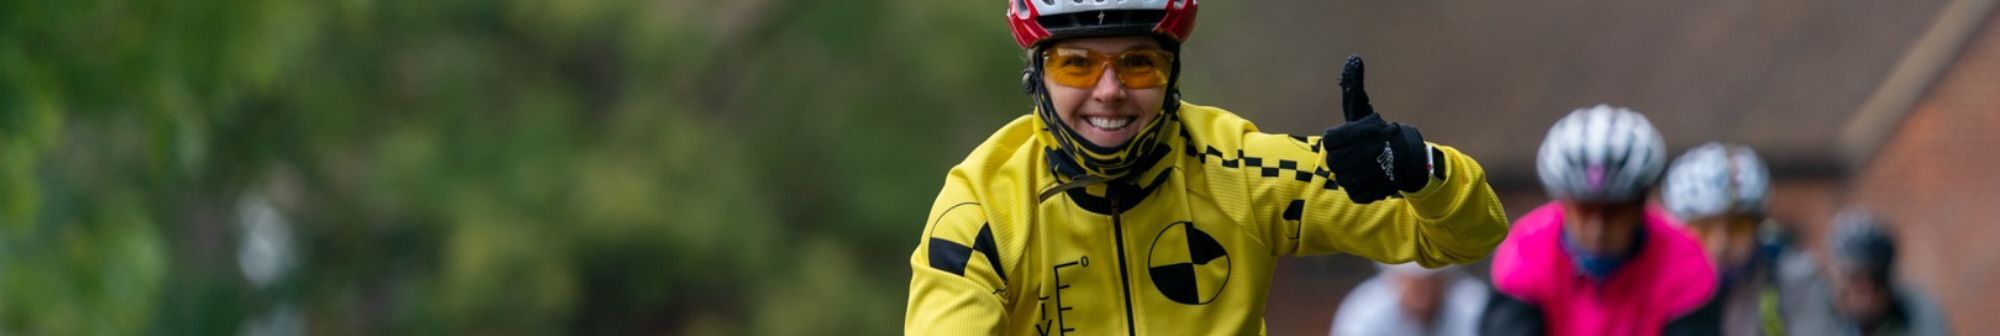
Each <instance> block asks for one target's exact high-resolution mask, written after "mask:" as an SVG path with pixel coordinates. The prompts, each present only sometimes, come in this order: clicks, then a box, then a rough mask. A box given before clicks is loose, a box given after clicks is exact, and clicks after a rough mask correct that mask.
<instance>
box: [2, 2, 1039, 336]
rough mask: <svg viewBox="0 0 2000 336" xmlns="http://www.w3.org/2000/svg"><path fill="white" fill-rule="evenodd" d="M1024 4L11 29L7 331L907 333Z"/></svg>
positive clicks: (211, 13) (514, 7)
mask: <svg viewBox="0 0 2000 336" xmlns="http://www.w3.org/2000/svg"><path fill="white" fill-rule="evenodd" d="M995 6H996V5H991V4H985V3H971V2H939V1H918V0H878V1H843V2H823V1H796V0H794V1H781V0H746V1H719V2H701V1H683V0H666V1H657V0H655V1H640V0H601V1H558V0H498V1H415V2H412V1H376V0H343V1H334V2H311V1H276V0H192V1H177V2H144V1H115V0H82V1H36V0H29V1H8V2H0V332H22V333H31V334H134V333H141V332H146V331H152V332H162V333H171V334H227V333H235V332H239V331H247V330H251V329H257V330H265V329H263V328H265V327H255V328H253V326H269V325H283V324H268V323H265V322H260V321H266V320H267V317H270V316H280V315H282V314H278V313H277V312H283V311H297V312H298V313H299V314H301V315H302V317H303V320H304V322H303V326H300V327H301V328H303V329H305V330H303V331H308V332H311V333H315V334H377V333H419V334H433V333H469V334H563V333H579V332H581V333H666V334H690V335H705V334H744V333H751V334H883V333H892V332H894V330H896V329H897V328H898V325H900V321H901V315H902V310H901V308H900V307H901V306H902V302H903V300H904V296H905V293H904V288H905V286H906V281H908V280H907V279H908V266H907V254H908V253H909V249H910V248H911V246H914V242H915V239H917V236H918V235H919V234H918V232H917V231H918V230H920V229H921V227H922V222H923V218H922V216H923V214H924V213H925V212H926V210H927V209H928V206H929V204H930V201H931V197H932V196H933V195H934V194H935V192H936V188H937V186H936V184H937V181H938V180H939V179H940V177H941V176H942V173H943V172H944V171H945V169H946V168H947V167H948V166H949V165H950V164H952V163H953V162H955V161H956V158H957V155H961V154H962V153H963V152H964V151H965V150H968V149H969V148H965V147H968V146H970V143H971V141H976V140H977V139H978V138H982V137H983V136H981V134H984V133H983V132H987V131H990V130H991V129H992V128H993V127H995V126H997V125H999V124H1000V123H1002V122H1004V121H1005V120H1007V119H1009V118H1011V117H1013V116H1018V115H1020V114H1022V113H1025V112H1027V111H1026V110H1025V109H1026V107H1027V105H1026V104H1025V102H1023V101H1022V100H1021V98H1019V95H1018V94H1017V93H1016V92H1018V89H1017V88H1016V86H1015V85H1016V84H1015V83H1013V82H1012V81H1013V78H1015V77H1016V76H1015V74H1016V73H1017V72H1016V71H1018V66H1019V65H1018V64H1019V60H1018V58H1019V56H1018V52H1017V51H1016V50H1014V48H1013V47H1012V46H1011V45H1010V44H1008V41H1007V40H1006V39H1007V37H1006V36H1007V35H1006V33H1005V32H1004V31H1003V30H1002V28H1001V27H1002V26H1001V25H999V24H998V23H997V22H998V20H999V18H998V16H999V15H1000V14H999V11H998V9H997V8H995ZM253 200H254V201H255V202H268V203H269V206H270V207H272V208H274V209H276V210H277V212H278V213H281V214H282V218H284V219H286V220H284V221H281V223H283V224H282V225H284V226H285V227H286V228H287V229H288V230H290V231H289V232H292V234H291V235H290V236H289V237H292V238H289V239H287V240H281V241H279V242H277V243H271V244H278V245H272V246H278V248H282V249H284V251H293V253H291V255H296V256H297V257H296V260H295V262H296V265H295V266H293V267H291V268H290V270H291V271H289V272H285V273H277V274H279V275H276V276H275V280H272V281H271V282H270V283H259V281H252V280H250V279H246V277H245V273H244V272H246V271H247V270H248V267H246V266H241V265H239V264H240V263H242V262H241V261H239V258H246V257H243V256H241V255H240V254H244V253H263V252H256V251H263V249H253V248H242V249H239V248H237V247H238V246H240V245H244V244H261V243H270V242H264V241H259V240H257V239H264V238H258V237H256V236H255V235H250V234H247V233H245V231H244V228H245V226H243V225H239V224H238V223H241V222H244V221H246V220H247V219H245V218H244V217H245V216H244V215H242V214H241V213H242V212H243V211H241V210H239V209H242V208H243V207H244V206H246V205H245V204H244V203H245V202H251V201H253ZM294 308H295V309H294Z"/></svg>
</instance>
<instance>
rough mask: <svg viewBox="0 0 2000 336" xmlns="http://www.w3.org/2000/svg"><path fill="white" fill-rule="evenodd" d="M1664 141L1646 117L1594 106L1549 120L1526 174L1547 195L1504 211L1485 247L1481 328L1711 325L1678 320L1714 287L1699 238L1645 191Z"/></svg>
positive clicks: (1538, 331) (1709, 329) (1660, 163)
mask: <svg viewBox="0 0 2000 336" xmlns="http://www.w3.org/2000/svg"><path fill="white" fill-rule="evenodd" d="M1665 166H1666V145H1665V144H1664V141H1663V140H1662V139H1661V138H1660V135H1659V132H1658V131H1655V130H1654V129H1653V126H1652V125H1651V123H1649V122H1647V121H1646V117H1645V116H1643V115H1640V114H1639V113H1638V112H1633V111H1631V110H1627V109H1624V108H1616V107H1610V106H1604V105H1599V106H1595V107H1589V108H1584V109H1579V110H1576V111H1574V112H1571V113H1570V114H1569V115H1568V116H1566V117H1563V119H1562V120H1560V121H1557V122H1556V124H1555V126H1554V127H1553V128H1551V129H1549V134H1548V137H1547V138H1545V139H1544V140H1543V141H1542V147H1541V151H1540V153H1539V154H1538V155H1537V157H1536V167H1535V168H1536V172H1537V173H1538V175H1539V176H1540V177H1541V181H1542V186H1543V187H1544V188H1546V189H1547V191H1548V193H1549V196H1550V197H1551V198H1554V199H1555V201H1554V202H1550V203H1548V204H1545V205H1542V206H1541V207H1538V208H1536V209H1535V210H1533V211H1531V212H1529V213H1528V214H1527V215H1525V216H1522V217H1521V218H1520V219H1518V220H1515V221H1514V227H1513V228H1512V230H1511V231H1510V232H1509V233H1508V235H1507V240H1506V241H1505V242H1502V243H1501V244H1500V247H1499V249H1498V250H1496V251H1494V255H1493V285H1494V288H1495V289H1496V290H1498V291H1499V292H1500V293H1501V294H1502V295H1495V296H1494V298H1495V299H1494V300H1493V302H1492V303H1491V305H1489V307H1488V308H1487V313H1486V316H1485V317H1484V321H1483V323H1482V329H1484V331H1485V334H1488V335H1513V334H1527V335H1660V334H1696V335H1713V334H1715V333H1717V332H1719V331H1720V330H1719V329H1718V326H1717V325H1716V324H1715V323H1714V322H1713V321H1714V319H1684V317H1687V316H1689V314H1690V313H1691V312H1693V311H1695V310H1696V309H1698V308H1700V307H1701V306H1702V304H1703V303H1706V302H1707V301H1708V300H1709V298H1710V297H1711V296H1712V295H1714V293H1715V286H1716V279H1717V277H1716V273H1715V268H1714V266H1712V265H1711V264H1710V263H1709V261H1708V259H1707V257H1706V255H1705V254H1704V253H1703V251H1702V247H1701V245H1700V244H1699V243H1697V242H1696V241H1695V240H1694V239H1693V238H1692V237H1690V236H1688V235H1687V234H1686V233H1685V232H1684V231H1681V230H1679V229H1676V228H1675V226H1676V225H1677V224H1675V223H1674V220H1673V219H1672V217H1671V216H1669V215H1668V214H1667V213H1666V212H1665V210H1663V209H1661V208H1659V207H1657V206H1649V205H1648V204H1647V202H1646V197H1647V195H1648V193H1649V190H1651V189H1652V187H1653V186H1654V185H1656V184H1657V183H1658V182H1659V180H1660V175H1661V172H1662V171H1663V170H1664V169H1665Z"/></svg>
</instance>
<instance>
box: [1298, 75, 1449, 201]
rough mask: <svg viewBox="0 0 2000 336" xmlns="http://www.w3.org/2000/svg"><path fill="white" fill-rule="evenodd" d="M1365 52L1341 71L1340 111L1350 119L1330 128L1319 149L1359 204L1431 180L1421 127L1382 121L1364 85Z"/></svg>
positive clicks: (1337, 180) (1413, 188) (1420, 187)
mask: <svg viewBox="0 0 2000 336" xmlns="http://www.w3.org/2000/svg"><path fill="white" fill-rule="evenodd" d="M1365 73H1366V72H1365V69H1364V67H1363V64H1362V62H1361V56H1360V55H1350V56H1347V64H1346V65H1345V66H1343V67H1342V68H1341V70H1340V100H1341V101H1340V110H1341V115H1342V116H1343V117H1344V118H1343V119H1344V120H1345V121H1346V123H1343V124H1341V125H1340V126H1338V127H1334V128H1331V129H1327V130H1326V134H1325V136H1323V137H1320V148H1322V149H1323V150H1325V151H1326V155H1325V158H1326V162H1325V163H1326V166H1327V167H1328V169H1329V170H1332V171H1333V179H1334V183H1337V184H1339V185H1340V188H1342V189H1345V190H1346V193H1347V197H1348V198H1349V199H1351V200H1353V201H1354V202H1355V203H1370V202H1374V201H1379V200H1382V199H1385V198H1389V197H1391V196H1395V195H1397V192H1398V191H1400V192H1416V191H1418V190H1423V188H1424V186H1426V185H1429V184H1430V177H1431V176H1430V175H1431V163H1432V161H1431V150H1430V148H1429V145H1428V144H1425V143H1424V137H1423V134H1421V133H1418V132H1417V128H1416V127H1410V126H1409V125H1403V124H1396V123H1390V122H1386V121H1382V115H1381V114H1379V113H1376V112H1375V106H1374V105H1373V104H1370V103H1369V102H1368V91H1367V90H1366V89H1365V86H1363V84H1362V80H1363V79H1364V74H1365Z"/></svg>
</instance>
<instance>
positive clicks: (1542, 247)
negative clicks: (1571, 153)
mask: <svg viewBox="0 0 2000 336" xmlns="http://www.w3.org/2000/svg"><path fill="white" fill-rule="evenodd" d="M1672 221H1673V219H1672V217H1670V216H1669V215H1667V214H1666V212H1665V211H1663V210H1661V209H1659V208H1658V207H1655V206H1648V207H1647V208H1646V215H1645V225H1644V226H1643V230H1646V236H1645V238H1644V239H1645V243H1644V245H1642V246H1640V250H1639V252H1638V253H1637V254H1636V255H1634V256H1632V258H1631V259H1629V260H1627V261H1625V264H1624V265H1623V266H1619V268H1618V270H1617V271H1615V272H1614V273H1612V275H1611V277H1610V278H1608V279H1603V280H1601V281H1600V280H1594V279H1591V278H1589V277H1587V276H1585V275H1584V273H1583V272H1582V271H1581V270H1578V269H1577V267H1576V264H1575V263H1574V262H1573V261H1571V258H1570V254H1569V253H1568V252H1566V251H1565V250H1564V249H1563V247H1562V222H1563V213H1562V206H1561V205H1560V204H1557V203H1553V202H1551V203H1549V204H1544V205H1542V206H1541V207H1538V208H1535V210H1534V211H1532V212H1529V213H1528V214H1527V215H1526V216H1521V219H1520V220H1516V221H1514V227H1513V229H1512V230H1511V231H1510V232H1508V234H1507V240H1506V241H1505V242H1502V243H1500V247H1499V250H1497V251H1495V252H1494V254H1493V285H1494V287H1495V288H1496V289H1497V290H1499V291H1500V292H1501V293H1502V294H1506V295H1508V296H1511V297H1513V298H1515V299H1517V300H1521V301H1522V302H1526V303H1529V304H1534V305H1536V306H1538V307H1540V308H1541V310H1542V316H1543V318H1544V319H1545V321H1543V322H1544V324H1545V325H1546V327H1547V328H1548V329H1547V331H1548V333H1549V334H1550V335H1658V334H1660V332H1661V330H1662V329H1664V328H1665V327H1666V325H1667V322H1670V321H1673V320H1674V319H1675V318H1678V317H1680V316H1682V315H1686V314H1688V313H1690V312H1693V311H1694V310H1695V309H1699V308H1701V305H1702V304H1703V303H1706V302H1707V301H1708V299H1709V297H1710V296H1711V295H1714V293H1715V287H1716V273H1715V267H1714V266H1713V265H1711V264H1710V263H1709V261H1708V258H1707V257H1706V256H1705V254H1704V253H1705V252H1703V251H1702V248H1701V245H1699V243H1697V242H1696V241H1695V240H1694V239H1693V238H1692V237H1690V236H1688V234H1687V233H1685V232H1683V231H1681V230H1678V229H1675V228H1674V227H1675V226H1674V224H1673V222H1672Z"/></svg>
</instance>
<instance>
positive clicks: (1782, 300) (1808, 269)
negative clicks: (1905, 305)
mask: <svg viewBox="0 0 2000 336" xmlns="http://www.w3.org/2000/svg"><path fill="white" fill-rule="evenodd" d="M1771 189H1772V188H1771V174H1770V170H1769V169H1767V168H1765V166H1764V161H1763V160H1762V159H1759V158H1758V156H1757V153H1756V152H1755V151H1752V150H1751V149H1750V147H1746V146H1740V145H1730V144H1723V143H1708V144H1703V145H1701V146H1697V147H1695V148H1694V149H1690V150H1688V152H1687V153H1686V154H1681V156H1680V158H1678V159H1675V160H1674V164H1673V168H1670V169H1668V170H1667V178H1666V182H1665V184H1664V185H1662V186H1661V187H1660V203H1662V204H1664V205H1666V207H1667V210H1670V211H1672V212H1673V213H1674V215H1675V216H1677V217H1679V218H1680V219H1681V221H1682V223H1684V224H1686V226H1685V228H1687V229H1688V231H1690V233H1692V234H1694V235H1695V237H1696V239H1697V240H1699V241H1701V243H1702V245H1703V246H1704V247H1705V248H1706V249H1707V250H1708V255H1709V258H1710V260H1711V261H1713V262H1714V263H1715V267H1716V269H1717V270H1719V271H1720V272H1721V279H1720V281H1721V282H1720V284H1719V285H1720V286H1721V287H1720V288H1719V290H1720V292H1719V293H1718V294H1717V295H1716V296H1715V298H1714V299H1713V300H1710V302H1709V303H1708V304H1707V305H1706V306H1704V307H1703V308H1702V309H1701V310H1699V311H1697V312H1696V314H1697V315H1703V316H1712V317H1713V318H1714V319H1718V321H1715V323H1720V325H1721V328H1722V334H1724V335H1826V334H1830V333H1831V332H1832V330H1833V329H1832V326H1833V324H1832V323H1833V311H1832V309H1831V308H1832V306H1831V305H1830V304H1828V301H1826V300H1827V295H1828V289H1827V287H1826V282H1825V278H1823V277H1821V276H1820V274H1819V272H1818V271H1817V267H1816V266H1815V265H1816V264H1814V262H1813V260H1812V256H1811V255H1810V254H1807V253H1805V252H1804V251H1800V250H1798V249H1796V248H1793V246H1792V244H1790V239H1789V237H1790V235H1789V234H1787V233H1786V232H1785V231H1783V229H1782V228H1779V227H1778V225H1777V224H1775V223H1772V222H1771V221H1769V220H1768V219H1767V217H1766V213H1767V211H1766V209H1767V208H1768V207H1769V203H1770V195H1771Z"/></svg>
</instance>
